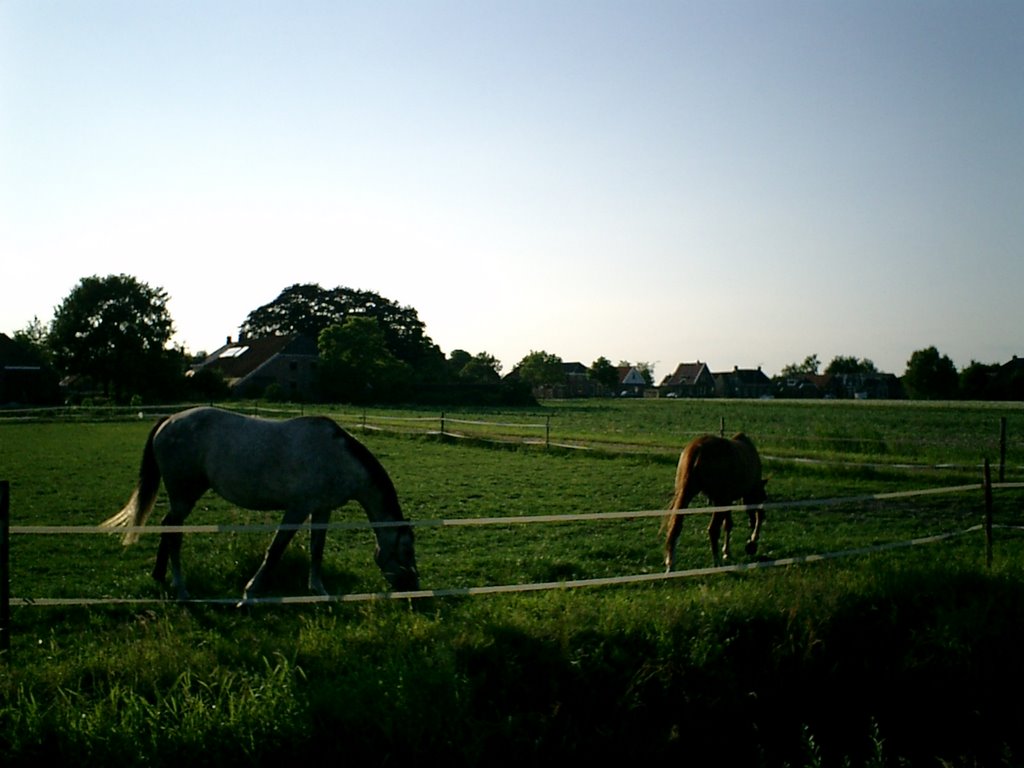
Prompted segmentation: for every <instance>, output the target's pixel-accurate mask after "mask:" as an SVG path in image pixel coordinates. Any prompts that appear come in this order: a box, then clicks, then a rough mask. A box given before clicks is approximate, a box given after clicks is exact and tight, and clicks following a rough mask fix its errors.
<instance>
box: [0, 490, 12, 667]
mask: <svg viewBox="0 0 1024 768" xmlns="http://www.w3.org/2000/svg"><path fill="white" fill-rule="evenodd" d="M10 541H11V483H10V481H8V480H0V658H2V659H3V660H4V661H7V660H8V658H9V653H10V650H11V560H10V558H11V548H10Z"/></svg>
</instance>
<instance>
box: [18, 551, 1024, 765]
mask: <svg viewBox="0 0 1024 768" xmlns="http://www.w3.org/2000/svg"><path fill="white" fill-rule="evenodd" d="M1002 546H1003V548H1004V549H1011V550H1012V554H1013V556H1012V557H1007V558H1006V560H1005V562H1007V563H1008V565H1007V566H1006V567H1002V568H1000V569H999V570H997V571H996V572H995V573H992V574H986V573H982V572H981V571H979V570H978V569H977V568H976V567H974V566H973V565H969V564H968V561H972V560H973V559H974V553H973V552H972V553H970V554H968V557H967V558H966V560H965V559H964V555H965V554H966V553H964V552H962V551H960V550H961V549H962V545H957V544H950V545H941V546H940V547H939V548H938V549H937V550H928V551H926V552H921V553H918V554H912V555H910V556H908V555H907V554H906V553H904V554H901V555H900V557H899V558H892V557H877V558H872V559H870V560H864V561H860V562H859V563H858V564H857V565H853V566H849V565H844V566H838V565H833V564H818V565H814V566H806V567H801V568H794V569H791V570H789V571H787V572H784V573H759V574H756V575H748V576H739V577H735V576H724V577H712V578H708V579H704V580H701V581H699V582H696V583H681V584H679V583H675V584H663V585H658V586H648V587H629V588H621V589H620V588H616V589H606V590H590V591H587V590H583V591H567V592H555V593H547V594H542V595H527V596H501V597H493V598H488V599H482V600H465V601H462V600H454V599H453V600H438V601H434V602H433V603H430V604H427V603H424V604H417V605H414V606H411V607H410V606H408V605H405V604H402V603H372V604H366V605H361V606H333V607H325V606H321V607H316V608H305V609H295V610H262V609H258V610H253V611H252V612H251V613H248V614H242V613H237V612H235V611H233V610H226V609H225V610H218V609H204V608H198V607H196V608H183V607H177V606H173V605H168V606H167V607H161V608H160V609H158V610H154V611H144V612H134V611H125V610H123V609H109V610H106V611H91V612H88V613H86V612H84V611H65V612H60V613H59V614H57V613H56V612H54V613H51V614H50V615H46V614H47V613H49V612H48V611H46V610H42V609H37V612H36V613H33V614H32V615H31V616H30V617H24V618H22V619H21V620H20V621H21V623H22V626H21V627H20V630H19V634H18V636H17V637H16V642H15V647H14V653H13V658H12V662H13V663H12V664H10V665H9V666H8V667H7V668H6V669H5V670H4V671H3V673H2V675H0V753H2V754H3V755H4V756H5V758H6V760H5V764H7V765H26V764H29V763H34V762H36V761H42V760H56V761H58V762H62V763H63V762H68V761H70V760H72V759H73V760H74V761H75V763H76V764H78V765H109V764H111V763H115V762H116V763H118V764H126V765H170V764H180V762H181V761H182V760H186V761H187V762H188V763H189V764H198V765H271V764H275V763H277V762H279V761H281V760H283V759H289V760H299V759H312V758H313V757H314V756H320V757H321V758H322V759H328V760H339V761H340V760H352V761H355V762H358V763H362V764H372V765H383V764H390V763H392V762H394V761H396V760H402V761H412V762H417V761H420V762H422V761H434V760H442V759H443V760H445V761H446V762H448V763H449V764H456V765H477V764H481V763H484V762H486V763H494V762H498V763H507V762H511V761H513V760H527V759H528V760H534V761H536V760H538V759H539V760H542V761H544V762H549V761H550V762H553V761H555V760H558V759H569V758H572V759H587V758H593V759H610V758H613V757H627V756H629V757H632V758H634V759H658V758H700V759H707V758H710V757H713V756H717V758H718V759H721V760H724V761H725V762H726V763H729V762H739V761H741V760H742V761H753V763H754V764H760V765H810V764H837V762H836V761H841V760H843V759H846V760H848V761H850V764H854V765H860V764H864V763H865V762H866V761H871V760H875V761H877V759H878V757H879V754H881V755H882V756H883V757H884V758H885V759H886V760H889V761H892V762H893V763H894V764H895V762H896V761H900V763H901V764H906V765H919V764H920V765H926V764H934V761H935V760H937V759H940V758H941V759H944V760H949V761H952V762H956V761H957V760H958V759H960V758H969V759H970V760H973V761H976V762H977V763H978V764H985V765H991V764H999V762H1000V761H1001V760H1003V759H1004V758H1005V757H1006V756H1007V755H1010V756H1015V757H1016V758H1017V759H1019V758H1020V756H1021V755H1022V754H1024V752H1022V750H1024V735H1022V734H1021V733H1020V731H1019V729H1018V728H1017V725H1018V724H1019V723H1020V722H1021V717H1022V716H1024V704H1022V702H1021V700H1020V698H1019V697H1017V696H1011V695H1009V694H1010V693H1011V692H1012V691H1013V690H1014V688H1015V687H1016V686H1018V685H1019V683H1020V682H1021V681H1022V680H1024V662H1022V660H1021V654H1020V653H1019V648H1020V647H1021V643H1022V642H1024V588H1022V580H1021V575H1022V574H1021V573H1020V566H1019V563H1020V562H1021V560H1020V555H1021V554H1024V549H1022V547H1021V546H1020V543H1019V542H1014V541H1012V540H1011V541H1008V542H1005V543H1003V545H1002ZM1007 554H1009V553H1007ZM879 764H881V763H879ZM1007 764H1014V763H1013V762H1012V760H1011V761H1009V762H1008V763H1007Z"/></svg>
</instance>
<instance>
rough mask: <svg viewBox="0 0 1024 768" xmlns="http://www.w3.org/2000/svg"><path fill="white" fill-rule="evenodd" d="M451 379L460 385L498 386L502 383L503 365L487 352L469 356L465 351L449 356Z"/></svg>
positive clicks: (460, 350)
mask: <svg viewBox="0 0 1024 768" xmlns="http://www.w3.org/2000/svg"><path fill="white" fill-rule="evenodd" d="M447 365H448V375H449V378H450V379H451V380H452V381H453V382H455V383H458V384H497V383H498V382H499V381H501V363H500V362H498V358H496V357H495V356H494V355H491V354H488V353H487V352H478V353H477V354H475V355H471V354H469V352H467V351H466V350H464V349H456V350H453V351H452V353H451V354H450V355H448V363H447Z"/></svg>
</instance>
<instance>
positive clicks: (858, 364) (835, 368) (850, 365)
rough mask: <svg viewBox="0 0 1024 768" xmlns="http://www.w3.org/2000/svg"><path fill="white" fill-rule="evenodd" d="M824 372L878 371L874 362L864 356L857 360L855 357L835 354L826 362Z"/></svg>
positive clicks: (830, 373) (867, 372) (868, 372)
mask: <svg viewBox="0 0 1024 768" xmlns="http://www.w3.org/2000/svg"><path fill="white" fill-rule="evenodd" d="M825 373H826V374H829V375H836V374H841V373H850V374H853V373H862V374H872V373H878V369H877V368H875V364H874V363H873V362H871V361H870V360H868V359H867V358H866V357H865V358H863V359H862V360H858V359H857V358H856V357H842V356H836V357H833V358H832V362H831V363H829V364H828V367H827V368H825Z"/></svg>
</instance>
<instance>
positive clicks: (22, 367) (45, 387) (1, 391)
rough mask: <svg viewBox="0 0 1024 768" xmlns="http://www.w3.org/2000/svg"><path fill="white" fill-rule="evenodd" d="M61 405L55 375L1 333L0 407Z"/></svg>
mask: <svg viewBox="0 0 1024 768" xmlns="http://www.w3.org/2000/svg"><path fill="white" fill-rule="evenodd" d="M57 402H60V388H59V386H58V380H57V374H56V373H55V372H54V371H53V369H52V367H51V366H49V365H47V364H46V363H45V362H44V360H43V359H42V356H41V355H40V354H39V353H38V352H37V351H35V350H33V349H32V348H31V347H30V346H26V345H25V344H20V343H19V342H18V341H16V340H14V339H12V338H10V337H9V336H7V335H6V334H3V333H0V405H7V404H13V403H17V404H19V405H50V404H53V403H57Z"/></svg>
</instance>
